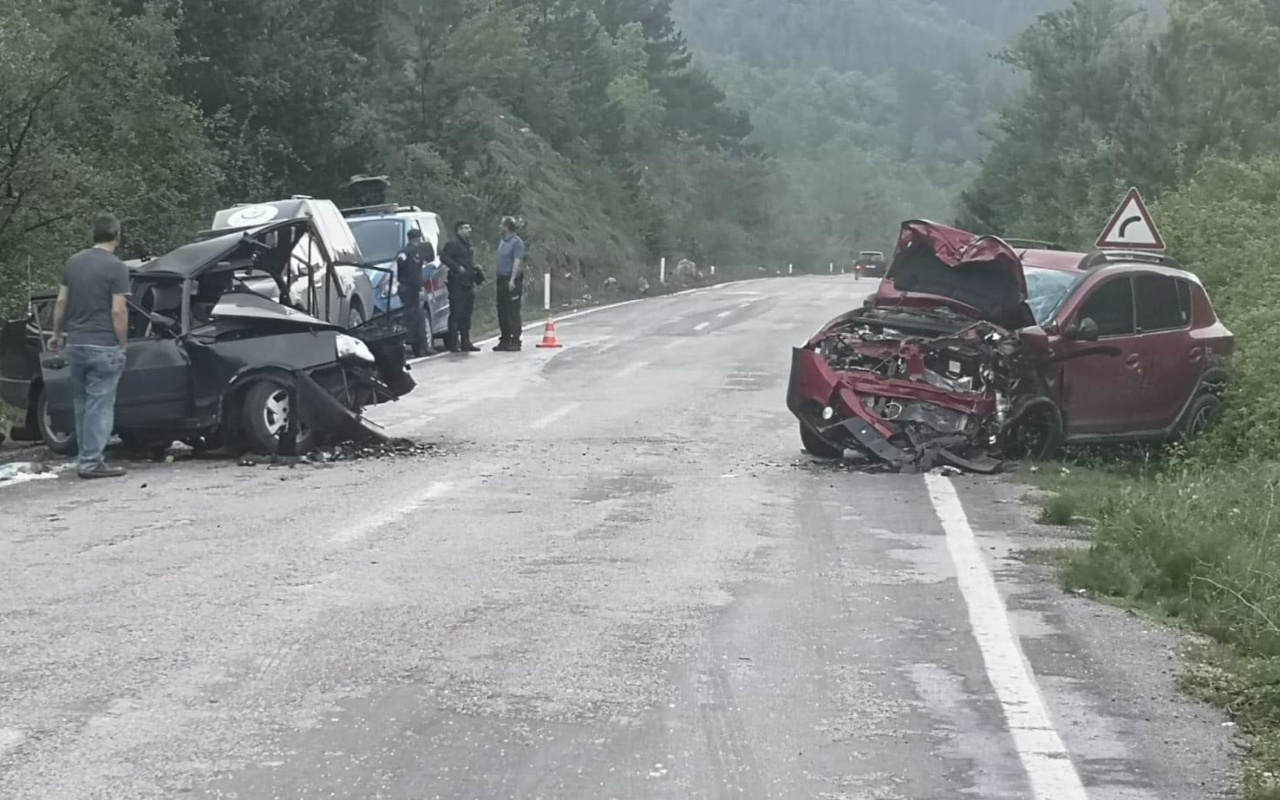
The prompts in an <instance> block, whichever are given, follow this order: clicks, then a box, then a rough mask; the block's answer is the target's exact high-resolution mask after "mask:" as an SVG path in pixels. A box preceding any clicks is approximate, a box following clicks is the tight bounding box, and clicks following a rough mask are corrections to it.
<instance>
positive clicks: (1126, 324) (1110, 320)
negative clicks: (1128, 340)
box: [1076, 278, 1133, 337]
mask: <svg viewBox="0 0 1280 800" xmlns="http://www.w3.org/2000/svg"><path fill="white" fill-rule="evenodd" d="M1076 318H1077V319H1081V320H1084V319H1092V320H1093V321H1094V322H1096V323H1097V324H1098V336H1099V337H1103V336H1126V335H1131V334H1132V333H1133V283H1132V281H1130V280H1129V279H1128V278H1113V279H1112V280H1110V281H1107V282H1106V283H1104V284H1102V285H1101V286H1099V287H1097V288H1095V289H1094V291H1093V293H1092V294H1091V295H1089V298H1088V299H1087V300H1085V301H1084V305H1083V306H1081V308H1080V312H1079V313H1078V314H1077V315H1076Z"/></svg>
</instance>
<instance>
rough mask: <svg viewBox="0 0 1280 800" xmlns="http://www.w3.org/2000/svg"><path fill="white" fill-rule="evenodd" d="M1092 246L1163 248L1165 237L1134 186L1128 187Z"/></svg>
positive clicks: (1116, 248)
mask: <svg viewBox="0 0 1280 800" xmlns="http://www.w3.org/2000/svg"><path fill="white" fill-rule="evenodd" d="M1095 246H1096V247H1097V248H1098V249H1099V250H1107V249H1111V250H1163V249H1164V239H1163V238H1162V237H1161V236H1160V231H1159V230H1158V229H1157V228H1156V224H1155V223H1154V222H1152V221H1151V212H1150V211H1148V210H1147V204H1146V203H1144V202H1143V201H1142V195H1140V194H1138V190H1137V189H1136V188H1134V189H1130V190H1129V194H1128V195H1126V196H1125V198H1124V202H1123V203H1121V204H1120V208H1118V209H1116V213H1115V215H1114V216H1112V217H1111V221H1110V222H1108V223H1107V227H1106V228H1105V229H1104V230H1103V231H1102V235H1101V236H1099V237H1098V241H1097V243H1096V245H1095Z"/></svg>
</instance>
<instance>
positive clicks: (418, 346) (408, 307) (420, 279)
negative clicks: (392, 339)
mask: <svg viewBox="0 0 1280 800" xmlns="http://www.w3.org/2000/svg"><path fill="white" fill-rule="evenodd" d="M435 260H436V253H435V248H433V247H432V246H431V242H428V241H426V240H425V239H423V238H422V231H420V230H418V229H417V228H410V229H409V244H408V245H406V246H405V248H404V249H403V250H401V251H400V252H399V253H398V254H396V281H397V282H398V283H399V284H400V285H399V287H398V288H397V290H396V295H397V296H398V297H399V298H400V304H401V306H402V307H403V309H404V324H405V326H406V327H408V329H409V343H410V345H411V346H412V348H413V357H414V358H421V357H422V356H432V355H435V353H436V351H435V348H434V347H432V346H431V332H430V331H428V330H427V317H426V313H425V312H424V311H423V308H422V286H423V284H424V283H425V282H426V274H425V272H426V269H427V265H428V264H430V263H431V262H432V261H435Z"/></svg>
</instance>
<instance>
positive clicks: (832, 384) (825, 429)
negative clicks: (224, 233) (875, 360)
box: [787, 347, 900, 461]
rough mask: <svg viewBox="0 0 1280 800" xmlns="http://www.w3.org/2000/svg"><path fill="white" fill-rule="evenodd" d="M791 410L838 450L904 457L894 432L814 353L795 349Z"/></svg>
mask: <svg viewBox="0 0 1280 800" xmlns="http://www.w3.org/2000/svg"><path fill="white" fill-rule="evenodd" d="M787 408H788V409H790V411H791V413H792V414H795V415H796V418H797V419H799V420H800V424H801V425H804V426H805V427H806V428H808V429H809V430H810V431H811V432H812V433H813V434H814V435H815V436H817V437H818V438H819V439H821V440H822V441H824V442H826V443H827V444H828V445H830V446H831V447H832V448H834V449H835V450H837V451H840V452H843V451H845V450H847V449H850V448H859V449H863V450H867V451H869V452H872V453H874V454H876V455H878V456H879V457H880V458H884V459H886V460H893V461H896V460H897V459H898V457H899V455H900V453H899V451H898V448H896V447H894V446H893V445H891V444H889V442H888V439H889V437H890V436H892V435H893V429H892V428H891V427H890V426H889V425H887V424H885V423H884V421H883V420H880V419H878V418H877V417H876V416H875V415H874V414H872V413H871V412H870V411H869V410H868V409H867V408H866V406H865V405H863V403H862V401H861V399H860V398H859V397H858V394H857V392H856V391H855V390H854V388H853V387H852V386H851V385H850V384H849V382H848V380H847V379H846V377H845V376H843V375H841V374H840V373H838V372H836V371H835V370H833V369H831V366H830V365H829V364H827V360H826V359H825V358H823V357H822V356H821V355H819V354H818V353H815V352H813V351H812V350H806V349H805V348H803V347H795V348H792V350H791V379H790V381H789V383H788V385H787ZM828 409H830V411H828Z"/></svg>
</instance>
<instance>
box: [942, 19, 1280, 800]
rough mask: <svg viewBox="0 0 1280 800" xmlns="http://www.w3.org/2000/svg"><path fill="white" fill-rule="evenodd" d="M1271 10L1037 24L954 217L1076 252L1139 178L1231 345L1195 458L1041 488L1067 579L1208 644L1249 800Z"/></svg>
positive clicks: (1270, 770) (1048, 476) (1268, 590)
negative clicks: (1084, 530)
mask: <svg viewBox="0 0 1280 800" xmlns="http://www.w3.org/2000/svg"><path fill="white" fill-rule="evenodd" d="M1277 56H1280V4H1277V3H1274V2H1263V1H1262V0H1173V2H1172V3H1171V6H1170V12H1169V18H1168V20H1167V21H1163V22H1161V23H1160V24H1156V25H1148V24H1144V22H1143V18H1142V16H1141V15H1140V14H1138V13H1136V11H1135V9H1133V8H1131V7H1129V6H1127V5H1126V4H1125V3H1123V2H1118V1H1116V0H1076V2H1074V3H1073V4H1072V5H1071V7H1070V8H1068V9H1066V10H1064V11H1062V12H1060V13H1054V14H1049V15H1045V16H1043V17H1041V18H1040V20H1039V21H1038V22H1036V23H1035V24H1034V25H1032V26H1031V27H1030V28H1029V29H1028V30H1027V31H1026V32H1025V33H1023V34H1022V36H1021V37H1020V38H1019V39H1017V40H1016V42H1015V43H1014V45H1013V46H1012V47H1011V48H1010V50H1009V51H1008V53H1007V54H1006V56H1005V57H1006V59H1007V60H1008V61H1009V63H1011V64H1013V65H1015V66H1017V67H1018V68H1019V69H1020V70H1021V71H1022V73H1023V75H1024V76H1025V78H1026V80H1027V84H1026V85H1027V91H1026V94H1025V95H1024V96H1023V97H1022V98H1021V99H1020V100H1019V101H1017V102H1016V103H1014V104H1013V105H1011V106H1010V107H1009V108H1007V109H1006V111H1005V112H1004V113H1003V114H1002V116H1001V121H1000V125H999V136H998V138H997V140H996V141H995V143H994V146H993V149H992V152H991V153H990V155H989V156H988V158H987V159H986V161H985V162H984V165H983V169H982V172H981V174H980V175H979V177H978V179H977V180H976V181H975V182H974V184H973V186H972V187H970V189H969V190H968V191H967V192H965V193H964V195H963V196H962V201H961V204H962V209H961V220H960V221H961V224H962V225H966V226H969V227H971V228H972V229H976V230H980V231H983V232H987V231H993V232H999V233H1002V234H1005V235H1016V236H1026V237H1036V238H1043V239H1049V240H1053V241H1059V242H1061V243H1063V244H1064V245H1067V246H1070V247H1076V248H1087V247H1088V246H1089V243H1090V242H1092V240H1093V238H1094V237H1096V235H1097V232H1098V230H1099V229H1100V227H1101V226H1102V224H1103V223H1104V222H1105V220H1106V217H1107V214H1108V211H1109V209H1111V208H1114V206H1115V205H1116V204H1117V203H1118V201H1119V200H1120V198H1121V197H1122V196H1123V194H1124V192H1125V191H1126V190H1127V189H1128V187H1129V186H1130V185H1137V186H1139V187H1140V188H1141V189H1142V190H1143V192H1144V193H1145V194H1147V195H1148V196H1149V197H1154V198H1155V199H1156V202H1155V203H1154V208H1153V211H1154V215H1155V219H1156V222H1157V224H1158V225H1159V226H1160V227H1161V230H1162V231H1163V233H1164V234H1165V238H1166V239H1167V240H1168V244H1169V247H1170V253H1171V255H1173V256H1174V257H1175V258H1176V259H1177V260H1178V261H1179V262H1180V263H1182V264H1183V265H1184V266H1186V267H1187V268H1189V269H1190V270H1192V271H1193V272H1195V273H1196V274H1197V275H1199V276H1200V278H1201V279H1202V280H1203V281H1204V283H1205V285H1206V286H1207V288H1208V289H1209V292H1210V295H1211V297H1212V298H1213V300H1214V303H1215V306H1216V308H1217V310H1218V313H1219V314H1220V315H1221V316H1222V318H1223V319H1224V321H1225V322H1226V324H1227V325H1228V327H1230V328H1231V329H1232V331H1233V332H1234V333H1235V334H1236V343H1237V344H1236V346H1237V350H1236V359H1235V367H1236V380H1235V384H1234V386H1233V387H1232V388H1231V390H1230V392H1229V395H1228V397H1227V411H1226V413H1225V416H1224V417H1223V418H1222V420H1221V421H1220V423H1219V426H1218V427H1217V429H1216V430H1215V431H1213V432H1212V434H1211V435H1209V436H1208V437H1206V438H1205V439H1204V440H1202V441H1200V442H1198V443H1196V444H1195V445H1194V446H1193V447H1191V448H1190V449H1178V448H1171V449H1166V450H1163V451H1159V452H1151V453H1139V454H1138V455H1136V456H1134V455H1132V454H1131V455H1129V456H1120V455H1117V454H1108V455H1107V456H1106V457H1105V460H1099V459H1098V458H1096V457H1091V458H1086V459H1081V458H1077V459H1076V463H1073V464H1072V465H1071V467H1070V469H1069V471H1068V472H1067V473H1057V472H1055V471H1053V470H1045V471H1044V472H1042V473H1041V477H1039V478H1037V480H1038V482H1039V483H1040V484H1041V485H1042V486H1043V488H1046V489H1049V490H1050V492H1051V493H1050V494H1049V496H1048V498H1047V499H1046V500H1044V501H1042V502H1043V509H1042V519H1043V520H1044V521H1046V522H1052V523H1058V524H1082V525H1087V526H1090V527H1091V528H1092V543H1091V546H1090V547H1088V548H1087V549H1085V550H1083V551H1079V552H1074V553H1072V554H1071V555H1070V556H1069V557H1068V558H1067V566H1066V568H1065V571H1064V579H1065V581H1066V583H1067V584H1068V585H1069V586H1070V587H1071V588H1075V589H1083V590H1087V591H1088V592H1089V593H1091V594H1092V595H1094V596H1098V597H1104V598H1112V599H1114V600H1116V601H1120V602H1125V603H1129V604H1136V605H1138V606H1140V607H1143V608H1146V609H1148V610H1150V611H1152V612H1153V613H1156V614H1158V615H1159V616H1161V617H1163V618H1165V619H1167V620H1169V621H1171V622H1174V623H1176V624H1178V625H1181V626H1185V627H1187V628H1188V629H1190V630H1194V631H1197V632H1200V633H1203V634H1206V635H1207V636H1208V637H1210V638H1211V639H1212V641H1213V642H1215V643H1216V646H1215V647H1213V648H1210V649H1208V650H1207V651H1206V653H1205V660H1204V661H1203V662H1202V663H1198V664H1197V665H1196V666H1195V667H1193V668H1192V669H1191V670H1190V671H1189V672H1188V676H1187V686H1188V688H1189V689H1192V690H1194V691H1195V692H1196V693H1197V694H1199V695H1201V696H1203V697H1207V698H1209V699H1212V700H1214V701H1216V702H1219V703H1221V704H1223V705H1224V706H1226V707H1227V708H1228V709H1229V710H1230V711H1231V713H1232V714H1233V715H1234V716H1235V719H1236V720H1237V722H1238V723H1239V724H1240V725H1241V727H1242V729H1244V730H1245V731H1246V732H1247V733H1249V734H1251V735H1252V741H1253V754H1254V759H1253V760H1252V762H1251V764H1250V766H1249V771H1248V775H1247V780H1246V783H1247V790H1248V796H1249V797H1251V798H1276V797H1280V789H1278V788H1277V780H1276V777H1275V776H1277V775H1280V507H1277V503H1278V502H1280V491H1278V490H1280V391H1277V387H1280V359H1277V353H1280V270H1278V269H1277V263H1278V258H1280V226H1277V225H1276V223H1275V220H1276V219H1277V218H1278V215H1280V126H1277V124H1276V120H1277V119H1278V118H1280V116H1278V114H1280V87H1278V86H1277V84H1276V83H1275V81H1274V79H1273V77H1272V76H1271V72H1272V65H1273V64H1275V63H1276V59H1277Z"/></svg>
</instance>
